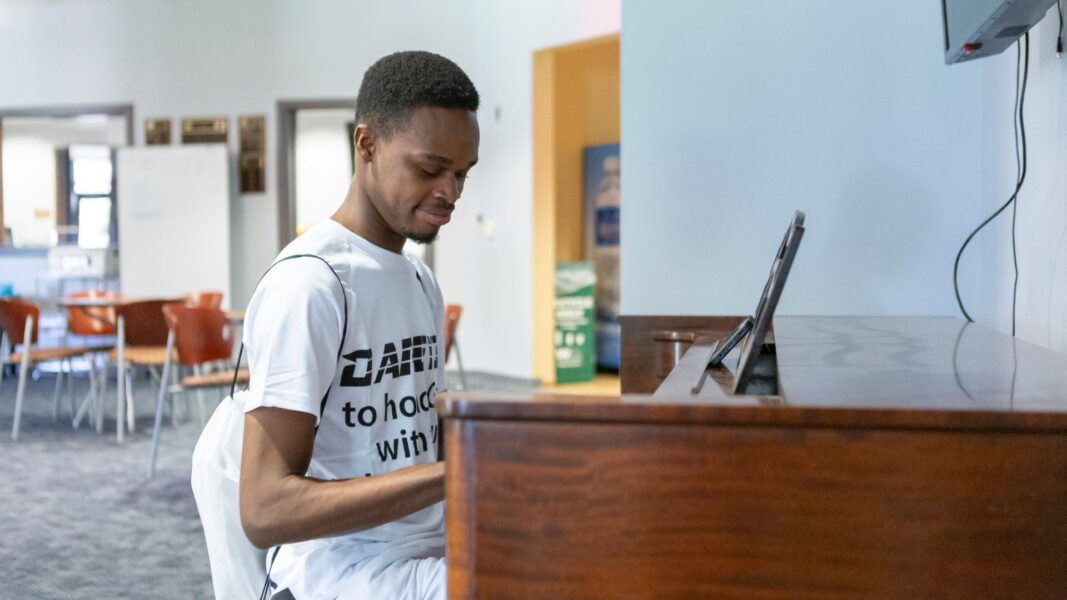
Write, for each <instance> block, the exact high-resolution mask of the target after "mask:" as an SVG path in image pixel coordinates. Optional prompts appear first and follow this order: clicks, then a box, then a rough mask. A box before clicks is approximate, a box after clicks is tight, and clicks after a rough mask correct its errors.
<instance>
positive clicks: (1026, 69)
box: [1011, 32, 1030, 336]
mask: <svg viewBox="0 0 1067 600" xmlns="http://www.w3.org/2000/svg"><path fill="white" fill-rule="evenodd" d="M1023 41H1024V42H1025V43H1024V50H1023V52H1024V55H1025V56H1024V58H1023V89H1022V93H1021V94H1020V95H1019V138H1020V139H1021V140H1022V146H1023V159H1022V169H1021V170H1020V173H1019V179H1018V182H1017V183H1016V185H1015V202H1013V203H1012V208H1011V260H1012V263H1013V264H1014V266H1015V281H1014V283H1013V284H1012V289H1011V334H1012V335H1013V336H1014V335H1015V300H1016V298H1017V297H1018V295H1019V253H1018V251H1017V250H1016V248H1015V213H1016V210H1017V209H1018V207H1019V190H1021V189H1022V187H1023V182H1024V181H1026V166H1027V165H1026V120H1025V119H1024V118H1023V112H1024V111H1025V110H1026V81H1027V79H1028V78H1029V76H1030V33H1029V32H1027V33H1026V35H1025V36H1023Z"/></svg>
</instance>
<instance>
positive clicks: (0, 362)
mask: <svg viewBox="0 0 1067 600" xmlns="http://www.w3.org/2000/svg"><path fill="white" fill-rule="evenodd" d="M6 344H7V340H5V339H4V330H3V329H0V389H2V388H3V387H4V372H5V371H7V354H8V353H7V345H6Z"/></svg>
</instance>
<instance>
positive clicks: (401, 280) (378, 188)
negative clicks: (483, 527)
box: [240, 52, 479, 600]
mask: <svg viewBox="0 0 1067 600" xmlns="http://www.w3.org/2000/svg"><path fill="white" fill-rule="evenodd" d="M477 109H478V92H477V91H476V90H475V88H474V85H473V84H472V83H471V81H470V79H469V78H468V77H467V76H466V74H464V72H463V71H462V70H461V69H460V68H459V67H458V66H456V65H455V64H454V63H452V62H451V61H449V60H448V59H445V58H443V57H441V56H438V55H435V54H431V53H428V52H402V53H398V54H393V55H390V56H387V57H385V58H383V59H381V60H379V61H378V62H377V63H375V64H374V65H372V66H371V67H370V68H369V69H368V70H367V72H366V73H365V74H364V77H363V82H362V84H361V86H360V90H359V95H358V97H357V98H356V129H355V139H354V143H355V171H356V174H355V177H354V178H353V180H352V183H351V186H350V187H349V190H348V195H347V196H346V197H345V199H344V203H343V204H342V205H341V207H340V209H338V211H337V212H336V213H335V214H334V215H333V217H332V219H330V220H328V221H326V222H324V223H322V224H319V225H316V226H314V227H312V228H311V229H309V230H308V231H307V232H306V233H304V234H303V235H302V236H300V237H299V238H297V239H296V240H295V241H293V242H292V243H291V244H289V246H288V247H286V248H285V250H283V251H282V253H281V255H279V260H282V259H283V258H285V257H288V256H295V255H315V256H318V257H322V258H323V259H325V260H326V261H327V262H328V263H329V266H327V265H326V264H324V263H323V262H322V261H321V260H318V259H316V258H314V257H309V256H301V257H297V258H290V259H288V260H284V261H282V262H277V261H276V262H275V266H274V267H272V268H271V269H270V271H268V272H267V274H266V275H265V276H264V278H263V280H262V281H261V282H260V283H259V285H258V287H257V289H256V292H255V294H254V295H253V297H252V300H251V302H250V303H249V306H248V311H247V317H246V322H245V340H244V341H245V345H246V347H247V348H248V356H249V368H250V370H251V374H252V375H251V382H250V383H249V390H248V393H247V399H246V400H245V410H246V414H245V430H244V448H243V456H242V465H241V482H240V509H241V523H242V525H243V527H244V530H245V533H246V534H247V535H248V538H249V539H250V540H251V541H252V543H254V544H255V545H257V546H259V547H261V548H269V547H272V546H278V545H280V546H281V548H280V550H279V551H278V553H277V558H276V559H275V560H274V563H273V567H272V570H271V573H270V577H271V579H272V581H273V582H276V583H277V584H278V587H277V590H284V589H289V591H290V592H291V593H292V595H293V597H295V598H296V599H297V600H305V599H318V598H331V599H332V598H341V599H344V598H390V599H393V598H398V599H399V598H444V595H445V566H444V514H443V506H442V501H443V500H444V463H443V462H438V461H437V441H438V439H439V438H440V435H441V433H440V431H439V429H438V419H437V413H436V412H435V408H434V406H435V396H436V394H437V393H438V392H440V391H441V390H442V389H443V388H444V385H445V382H444V357H443V346H442V342H443V340H442V326H443V320H444V317H443V302H442V299H441V292H440V290H439V289H438V287H437V283H436V281H435V280H434V277H433V275H432V274H431V273H430V271H429V270H428V269H427V268H426V266H425V265H424V264H422V263H421V262H420V261H418V260H417V259H414V258H411V257H409V256H407V255H404V254H402V249H403V246H404V242H405V240H408V239H410V240H415V241H417V242H423V243H426V242H430V241H432V240H433V239H434V238H435V237H436V236H437V232H438V230H439V229H440V228H441V227H442V226H443V225H444V224H446V223H448V221H449V215H450V214H451V212H452V209H453V208H454V207H455V204H456V201H457V200H458V199H459V197H460V194H461V193H462V191H463V184H464V181H465V179H466V176H467V172H468V171H469V170H470V169H471V167H473V166H474V164H475V163H476V162H477V160H478V135H479V133H478V122H477V119H476V116H475V113H476V111H477ZM335 273H336V275H335ZM346 311H347V314H346ZM339 349H340V351H339ZM271 555H273V551H272V552H270V553H268V560H270V556H271ZM275 591H276V590H275Z"/></svg>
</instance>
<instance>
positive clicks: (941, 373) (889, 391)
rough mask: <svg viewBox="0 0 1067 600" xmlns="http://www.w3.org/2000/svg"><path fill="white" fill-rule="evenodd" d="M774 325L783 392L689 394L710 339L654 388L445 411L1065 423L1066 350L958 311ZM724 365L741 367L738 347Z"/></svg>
mask: <svg viewBox="0 0 1067 600" xmlns="http://www.w3.org/2000/svg"><path fill="white" fill-rule="evenodd" d="M721 321H722V319H721V318H716V320H715V322H716V323H717V324H718V323H720V322H721ZM716 327H717V328H718V329H721V326H719V325H716ZM774 327H775V343H776V351H777V361H778V375H779V385H780V390H781V394H780V395H778V396H734V395H732V394H730V392H729V390H730V385H729V379H730V375H729V373H727V372H725V371H721V372H720V373H717V374H715V375H714V376H713V377H711V378H709V379H708V382H707V383H705V385H704V387H703V389H702V390H701V393H700V394H699V395H698V396H693V395H691V394H689V393H688V390H689V389H690V388H691V387H692V385H693V384H695V383H696V381H697V379H698V378H699V374H700V372H701V370H702V365H703V363H704V361H706V357H705V356H704V355H705V354H710V348H711V343H710V342H709V341H708V340H709V338H703V342H704V343H703V344H702V340H699V339H698V341H697V343H695V344H694V345H693V346H692V347H691V348H690V351H689V353H687V354H686V356H685V357H683V359H682V361H681V362H680V363H679V364H678V366H677V367H676V368H675V370H674V371H673V372H672V373H671V374H670V376H669V377H668V380H667V381H666V382H665V383H664V384H663V385H662V386H661V387H660V390H659V391H658V392H657V393H656V394H654V395H652V394H623V395H622V396H621V397H597V398H593V397H583V396H568V395H560V394H547V393H534V394H531V393H519V394H514V393H493V392H481V393H473V392H468V393H462V392H461V393H451V394H445V395H442V397H441V398H442V401H441V402H440V406H439V408H440V410H441V412H442V414H443V415H444V416H446V417H447V416H463V417H467V418H483V419H494V418H508V419H531V420H554V421H555V420H576V421H604V422H635V421H641V422H662V423H722V424H746V425H759V424H764V423H765V424H778V425H781V424H789V423H796V424H797V425H817V424H826V425H828V426H846V427H847V426H855V427H876V428H886V427H890V428H892V427H921V428H924V427H929V428H949V429H974V428H977V429H1027V430H1056V431H1065V430H1067V356H1065V355H1064V354H1060V353H1057V352H1053V351H1051V350H1047V349H1045V348H1042V347H1040V346H1037V345H1034V344H1031V343H1028V342H1025V341H1022V340H1018V339H1016V338H1012V337H1011V336H1008V335H1005V334H1001V333H998V332H995V331H992V330H990V329H987V328H984V327H982V326H980V325H975V324H968V323H966V322H964V321H962V320H959V319H953V318H938V317H779V318H776V319H775V322H774ZM727 333H728V330H725V331H723V335H726V334H727ZM624 340H625V333H624ZM711 341H713V340H711ZM649 343H651V342H649ZM623 351H624V354H625V352H626V349H625V348H624V350H623ZM726 362H727V364H728V365H731V366H733V365H736V350H735V351H734V356H731V357H729V358H728V359H727V361H726ZM623 368H624V369H626V368H627V365H626V364H625V363H624V365H623ZM690 379H692V381H691V382H690V381H689V380H690ZM672 381H673V385H668V384H671V383H672Z"/></svg>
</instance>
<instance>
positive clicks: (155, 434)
mask: <svg viewBox="0 0 1067 600" xmlns="http://www.w3.org/2000/svg"><path fill="white" fill-rule="evenodd" d="M173 350H174V332H173V331H171V332H170V333H169V334H168V335H167V359H166V361H164V362H163V374H162V375H160V377H159V397H158V398H157V399H156V420H155V423H154V424H153V426H152V457H151V458H150V459H149V460H148V478H149V479H152V478H153V477H155V476H156V458H157V457H158V456H159V434H160V429H162V427H163V403H164V402H166V399H167V395H168V394H167V386H168V383H169V382H168V381H167V380H168V379H169V377H170V369H171V354H172V353H173ZM172 414H173V413H172Z"/></svg>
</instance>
